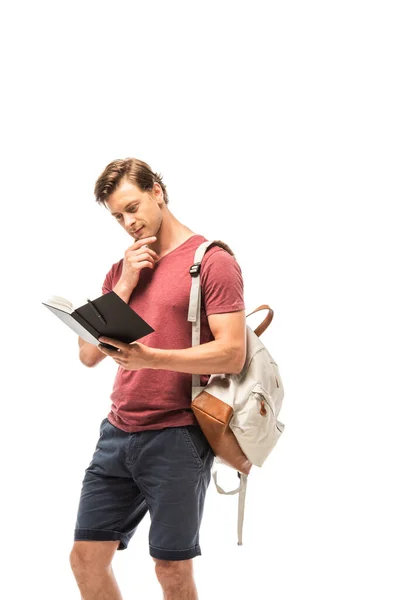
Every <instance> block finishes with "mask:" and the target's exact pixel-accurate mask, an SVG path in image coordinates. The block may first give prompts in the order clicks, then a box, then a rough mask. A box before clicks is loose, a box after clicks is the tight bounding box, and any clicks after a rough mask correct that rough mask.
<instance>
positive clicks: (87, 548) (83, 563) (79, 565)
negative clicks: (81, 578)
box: [69, 542, 118, 574]
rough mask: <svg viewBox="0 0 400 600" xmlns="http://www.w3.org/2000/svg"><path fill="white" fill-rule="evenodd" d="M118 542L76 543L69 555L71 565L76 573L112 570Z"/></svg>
mask: <svg viewBox="0 0 400 600" xmlns="http://www.w3.org/2000/svg"><path fill="white" fill-rule="evenodd" d="M117 545H118V542H117V543H115V542H113V543H112V542H75V543H74V545H73V547H72V550H71V552H70V554H69V563H70V565H71V569H72V571H73V572H74V573H75V574H76V573H85V572H91V573H93V572H95V571H104V570H108V569H110V568H111V562H112V557H113V554H114V552H115V550H116V546H117Z"/></svg>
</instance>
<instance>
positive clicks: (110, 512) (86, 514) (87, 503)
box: [74, 419, 148, 550]
mask: <svg viewBox="0 0 400 600" xmlns="http://www.w3.org/2000/svg"><path fill="white" fill-rule="evenodd" d="M134 441H135V440H134V439H133V438H132V437H131V436H129V434H127V433H126V432H124V431H121V430H118V429H117V428H116V427H114V426H113V425H111V423H109V421H108V420H107V419H105V420H103V421H102V424H101V427H100V437H99V440H98V442H97V446H96V450H95V452H94V454H93V458H92V461H91V463H90V465H89V467H88V468H87V469H86V471H85V476H84V479H83V482H82V490H81V496H80V501H79V506H78V514H77V519H76V525H75V533H74V539H75V541H96V542H106V541H117V540H119V541H120V544H119V547H118V550H124V549H125V548H127V546H128V543H129V540H130V539H131V537H132V536H133V534H134V532H135V530H136V528H137V526H138V525H139V523H140V522H141V520H142V519H143V517H144V516H145V514H146V513H147V511H148V507H147V505H146V502H145V499H144V497H143V494H142V493H141V490H140V489H139V488H138V486H137V485H136V483H135V482H134V481H133V479H132V475H131V472H130V469H129V467H128V466H127V464H126V461H125V458H126V453H127V450H129V448H130V446H131V445H132V444H133V443H134Z"/></svg>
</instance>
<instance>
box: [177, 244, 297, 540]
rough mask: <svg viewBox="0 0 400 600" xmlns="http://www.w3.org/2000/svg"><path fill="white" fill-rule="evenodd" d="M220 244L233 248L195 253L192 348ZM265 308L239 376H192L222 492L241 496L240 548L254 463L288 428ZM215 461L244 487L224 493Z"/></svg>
mask: <svg viewBox="0 0 400 600" xmlns="http://www.w3.org/2000/svg"><path fill="white" fill-rule="evenodd" d="M212 246H219V247H221V248H223V249H224V250H226V251H227V252H229V253H230V254H231V255H232V256H233V257H234V258H235V255H234V254H233V252H232V250H231V249H230V248H229V246H228V245H227V244H225V243H224V242H221V241H220V240H213V241H205V242H203V243H202V244H201V245H200V246H199V247H198V248H197V250H196V252H195V256H194V264H193V265H192V266H191V267H190V270H189V272H190V275H191V276H192V286H191V291H190V301H189V312H188V321H190V322H191V323H192V346H197V345H199V344H200V309H201V286H200V277H199V275H200V268H201V261H202V259H203V256H204V254H205V253H206V251H207V250H208V249H209V248H211V247H212ZM263 309H267V310H268V311H269V312H268V314H267V317H266V318H265V319H264V321H262V323H261V324H260V325H259V326H258V327H257V328H256V329H255V330H254V331H253V330H252V329H251V328H250V327H249V326H248V325H246V342H247V348H246V361H245V364H244V367H243V369H242V371H241V372H240V373H237V374H236V373H232V374H226V373H225V374H212V375H210V378H209V380H208V383H207V385H206V386H200V375H197V374H193V375H192V404H191V408H192V410H193V412H194V415H195V417H196V420H197V422H198V424H199V425H200V427H201V429H202V431H203V433H204V435H205V437H206V438H207V440H208V443H209V444H210V446H211V448H212V450H213V452H214V455H215V459H214V465H213V472H212V475H213V479H214V482H215V486H216V489H217V491H218V492H219V493H220V494H226V495H232V494H239V496H238V545H239V546H241V545H242V534H243V518H244V503H245V497H246V489H247V478H248V475H249V472H250V469H251V467H252V466H253V465H256V466H258V467H261V466H262V465H263V463H264V461H265V460H266V458H267V456H268V455H269V454H270V452H271V450H272V449H273V448H274V447H275V445H276V443H277V441H278V439H279V438H280V436H281V434H282V433H283V430H284V428H285V425H284V424H283V423H281V421H279V420H278V418H277V417H278V415H279V411H280V409H281V406H282V400H283V396H284V389H283V385H282V380H281V377H280V373H279V369H278V365H277V363H276V362H275V360H274V359H273V358H272V356H271V354H270V353H269V352H268V350H267V348H266V347H265V346H264V344H263V343H262V342H261V340H260V339H259V336H260V335H261V334H262V333H263V332H264V331H265V330H266V328H267V327H268V325H269V324H270V323H271V321H272V318H273V314H274V313H273V310H272V309H271V308H270V307H269V306H268V305H266V304H264V305H261V306H259V307H258V308H256V309H255V310H254V311H253V312H251V313H250V314H249V315H246V318H247V317H249V316H250V315H252V314H254V313H256V312H258V311H260V310H263ZM215 462H220V463H222V464H225V465H228V466H229V467H231V468H233V469H235V470H236V471H237V474H238V477H239V479H240V484H239V486H238V488H237V489H235V490H233V491H230V492H225V491H224V490H223V489H222V488H221V487H220V486H219V485H218V482H217V470H216V467H215Z"/></svg>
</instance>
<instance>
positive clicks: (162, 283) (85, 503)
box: [70, 158, 246, 600]
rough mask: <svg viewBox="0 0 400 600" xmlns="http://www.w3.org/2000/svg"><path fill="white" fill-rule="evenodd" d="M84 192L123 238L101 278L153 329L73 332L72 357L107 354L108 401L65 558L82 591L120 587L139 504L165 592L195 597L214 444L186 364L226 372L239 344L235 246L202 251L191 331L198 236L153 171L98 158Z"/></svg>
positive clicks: (234, 364)
mask: <svg viewBox="0 0 400 600" xmlns="http://www.w3.org/2000/svg"><path fill="white" fill-rule="evenodd" d="M95 195H96V201H97V202H98V203H99V204H103V205H104V206H105V207H106V208H107V209H108V210H109V212H110V214H111V215H112V217H113V218H114V219H116V221H117V222H118V223H119V224H120V225H121V227H123V229H124V230H125V231H126V232H127V233H128V234H129V235H130V236H132V237H133V238H134V239H135V243H134V244H133V245H131V246H130V247H129V248H128V249H127V250H126V252H125V255H124V258H123V259H121V260H120V261H119V262H118V263H115V264H114V265H112V267H111V269H110V270H109V272H108V273H107V275H106V278H105V281H104V285H103V290H102V291H103V293H104V294H105V293H108V292H110V291H111V290H113V291H114V292H115V293H116V294H118V295H119V296H120V297H121V298H122V299H123V300H124V301H125V302H127V303H128V304H129V305H130V306H131V307H132V308H133V309H134V310H135V311H136V312H138V314H140V315H141V316H142V317H143V318H144V319H145V320H146V321H147V322H148V323H149V324H150V325H151V326H152V327H153V329H154V332H152V333H151V334H149V335H148V336H146V337H144V338H142V339H141V340H140V342H135V343H132V344H125V343H121V342H119V341H118V340H113V339H110V338H101V339H100V341H103V342H104V343H110V344H112V345H113V346H115V347H116V348H117V350H111V349H108V348H106V347H104V346H102V345H101V344H99V346H93V345H91V344H89V343H87V342H85V341H84V340H82V339H81V338H79V347H80V351H79V357H80V360H81V361H82V363H83V364H84V365H86V366H88V367H93V366H95V365H96V364H98V363H99V362H100V361H101V360H103V359H104V358H106V356H109V357H110V358H112V359H113V360H114V361H115V362H116V363H117V364H118V367H119V368H118V372H117V374H116V378H115V382H114V387H113V391H112V394H111V400H112V406H111V410H110V412H109V414H108V416H107V417H106V418H105V419H104V420H103V421H102V423H101V426H100V439H99V441H98V444H97V447H96V450H95V452H94V455H93V458H92V461H91V463H90V465H89V467H88V468H87V469H86V471H85V477H84V479H83V483H82V493H81V499H80V503H79V508H78V516H77V522H76V528H75V535H74V540H75V541H74V545H73V548H72V551H71V554H70V563H71V567H72V570H73V573H74V576H75V578H76V580H77V583H78V586H79V589H80V592H81V595H82V598H83V600H94V599H96V600H102V599H104V600H106V599H107V600H117V599H119V600H120V599H121V598H122V596H121V593H120V591H119V588H118V585H117V582H116V580H115V577H114V574H113V570H112V566H111V561H112V557H113V555H114V553H115V551H116V550H123V549H125V548H126V547H127V545H128V543H129V540H130V539H131V537H132V536H133V534H134V532H135V530H136V528H137V526H138V524H139V523H140V521H141V520H142V519H143V517H144V515H145V514H146V512H147V511H148V510H149V511H150V518H151V526H150V531H149V551H150V555H151V556H152V558H153V560H154V561H155V571H156V576H157V578H158V581H159V582H160V584H161V587H162V590H163V594H164V599H166V600H181V599H182V600H196V599H197V597H198V596H197V592H196V586H195V582H194V578H193V564H192V563H193V558H194V557H195V556H198V555H199V554H201V550H200V546H199V529H200V523H201V519H202V514H203V507H204V500H205V495H206V490H207V488H208V485H209V482H210V477H211V467H212V463H213V460H214V454H213V452H212V449H211V447H210V445H209V444H208V442H207V439H206V438H205V436H204V434H203V433H202V431H201V429H200V427H199V426H198V424H197V422H196V419H195V416H194V413H193V411H192V410H191V384H192V374H200V375H201V382H200V383H201V385H206V383H207V381H208V379H209V376H210V375H211V374H212V373H238V372H240V371H241V369H242V367H243V364H244V361H245V354H246V322H245V314H244V308H245V305H244V301H243V280H242V274H241V270H240V267H239V265H238V263H237V262H236V260H235V258H234V257H233V256H232V255H231V254H229V253H228V252H226V251H225V250H223V249H221V248H219V247H215V246H214V247H212V248H210V249H209V250H208V251H207V253H206V254H205V256H204V259H203V262H202V265H201V270H200V277H201V287H202V307H201V343H200V345H199V346H196V347H192V345H191V338H192V324H191V323H190V322H188V321H187V313H188V306H189V294H190V288H191V281H192V280H191V275H190V273H189V269H190V267H191V265H192V264H193V262H194V254H195V250H196V248H197V247H198V246H199V245H200V244H201V243H202V242H204V241H205V240H206V238H205V237H203V236H202V235H198V234H196V233H195V232H193V231H192V230H191V229H189V228H188V227H186V226H185V225H183V224H182V223H180V222H179V221H178V219H176V218H175V217H174V215H173V214H172V213H171V212H170V210H169V208H168V202H169V199H168V194H167V190H166V187H165V185H164V183H163V182H162V179H161V176H160V175H158V174H157V173H153V171H152V170H151V169H150V167H149V165H147V164H146V163H144V162H142V161H140V160H137V159H133V158H132V159H125V160H116V161H113V162H112V163H110V164H109V165H108V166H107V167H106V169H105V170H104V172H103V173H102V175H100V177H99V178H98V180H97V182H96V186H95Z"/></svg>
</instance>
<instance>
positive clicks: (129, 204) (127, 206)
mask: <svg viewBox="0 0 400 600" xmlns="http://www.w3.org/2000/svg"><path fill="white" fill-rule="evenodd" d="M135 202H139V200H131V202H129V203H128V204H127V205H126V206H125V208H124V209H123V210H126V209H127V208H129V207H130V206H131V205H132V204H134V203H135ZM118 213H119V211H117V212H112V213H111V214H112V216H114V215H117V214H118Z"/></svg>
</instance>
